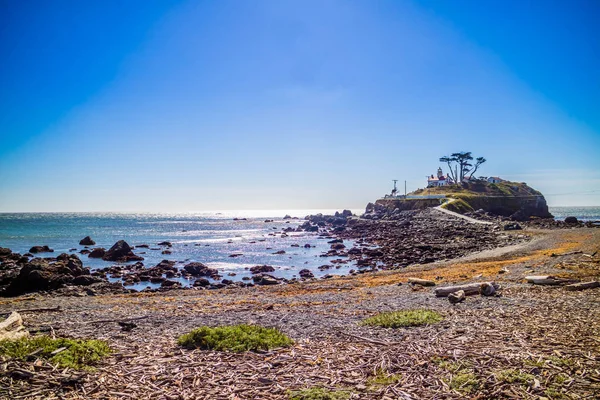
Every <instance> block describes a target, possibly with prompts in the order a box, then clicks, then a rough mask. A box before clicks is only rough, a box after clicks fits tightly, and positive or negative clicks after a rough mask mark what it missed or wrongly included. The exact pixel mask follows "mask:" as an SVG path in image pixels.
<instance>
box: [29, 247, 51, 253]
mask: <svg viewBox="0 0 600 400" xmlns="http://www.w3.org/2000/svg"><path fill="white" fill-rule="evenodd" d="M29 252H30V253H33V254H36V253H52V252H54V249H51V248H50V247H48V246H33V247H32V248H30V249H29Z"/></svg>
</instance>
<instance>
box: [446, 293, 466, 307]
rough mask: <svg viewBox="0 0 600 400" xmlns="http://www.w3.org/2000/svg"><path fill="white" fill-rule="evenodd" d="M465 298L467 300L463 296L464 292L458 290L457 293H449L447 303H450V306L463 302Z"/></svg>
mask: <svg viewBox="0 0 600 400" xmlns="http://www.w3.org/2000/svg"><path fill="white" fill-rule="evenodd" d="M466 298H467V296H466V295H465V291H464V290H459V291H458V292H454V293H450V294H449V295H448V301H449V302H450V304H456V303H460V302H461V301H464V300H465V299H466Z"/></svg>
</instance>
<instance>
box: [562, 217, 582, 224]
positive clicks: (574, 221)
mask: <svg viewBox="0 0 600 400" xmlns="http://www.w3.org/2000/svg"><path fill="white" fill-rule="evenodd" d="M565 223H566V224H577V223H579V220H578V219H577V217H567V218H565Z"/></svg>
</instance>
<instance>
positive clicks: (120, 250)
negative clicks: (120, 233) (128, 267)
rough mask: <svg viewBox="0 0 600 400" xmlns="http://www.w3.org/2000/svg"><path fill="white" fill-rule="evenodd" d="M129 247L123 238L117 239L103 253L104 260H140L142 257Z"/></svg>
mask: <svg viewBox="0 0 600 400" xmlns="http://www.w3.org/2000/svg"><path fill="white" fill-rule="evenodd" d="M131 250H132V249H131V247H130V246H129V245H128V244H127V242H126V241H124V240H119V241H118V242H117V243H115V244H114V245H113V246H112V247H111V248H110V249H108V251H107V252H106V253H105V254H104V256H103V257H102V259H103V260H104V261H116V262H128V261H142V260H143V259H144V258H143V257H140V256H137V255H135V254H133V251H131Z"/></svg>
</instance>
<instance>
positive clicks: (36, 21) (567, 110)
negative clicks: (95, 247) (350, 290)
mask: <svg viewBox="0 0 600 400" xmlns="http://www.w3.org/2000/svg"><path fill="white" fill-rule="evenodd" d="M599 19H600V2H598V1H596V0H588V1H584V0H582V1H562V0H561V1H552V0H539V1H508V0H502V1H476V0H472V1H460V0H452V1H442V0H439V1H433V0H432V1H425V0H424V1H395V0H394V1H391V0H390V1H383V0H363V1H360V0H355V1H322V0H318V1H306V0H298V1H285V0H272V1H268V0H257V1H250V0H236V1H227V0H221V1H160V0H158V1H137V2H136V1H125V2H124V1H75V0H73V1H61V0H56V1H12V0H0V54H1V55H2V62H1V63H0V88H1V89H0V211H196V210H215V209H274V208H275V209H280V208H344V207H345V208H362V207H363V206H364V205H365V204H366V203H367V202H368V201H372V200H374V199H376V198H377V197H379V196H381V195H382V194H384V193H386V192H388V191H389V190H390V189H391V179H400V180H407V182H408V188H409V190H412V189H416V188H418V187H422V186H423V185H424V184H425V176H426V175H428V174H431V173H434V172H435V170H436V169H437V167H438V166H439V164H440V163H439V162H438V158H439V157H440V156H442V155H446V154H449V153H452V152H456V151H472V152H473V153H474V155H475V156H485V157H486V158H487V159H488V162H487V163H486V164H485V165H484V166H483V167H482V168H481V170H480V172H481V174H482V175H495V176H500V177H504V178H507V179H512V180H517V181H525V182H527V183H528V184H530V185H531V186H533V187H535V188H536V189H539V190H541V191H542V192H544V193H545V194H546V195H547V199H548V201H549V203H550V205H600V28H599V25H598V20H599Z"/></svg>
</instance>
